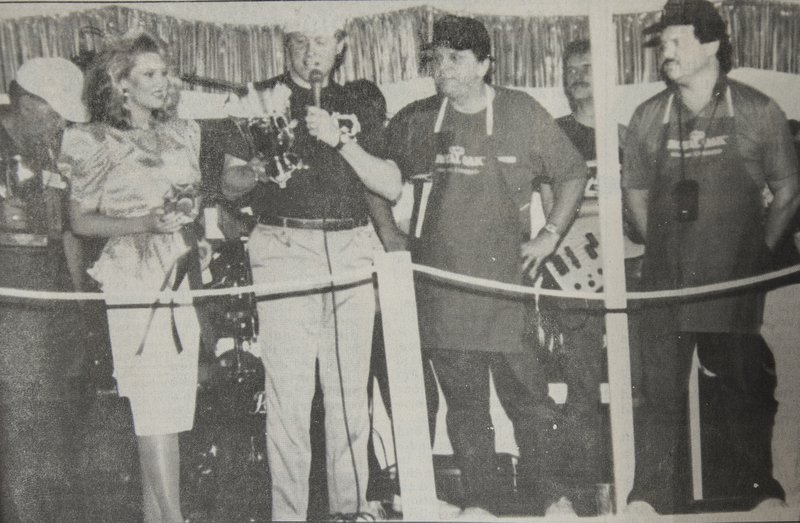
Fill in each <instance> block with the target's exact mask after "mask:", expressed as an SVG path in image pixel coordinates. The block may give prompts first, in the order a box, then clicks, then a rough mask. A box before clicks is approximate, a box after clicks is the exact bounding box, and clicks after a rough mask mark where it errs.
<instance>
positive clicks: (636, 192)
mask: <svg viewBox="0 0 800 523" xmlns="http://www.w3.org/2000/svg"><path fill="white" fill-rule="evenodd" d="M649 194H650V193H649V191H647V190H643V189H625V190H624V191H623V195H624V198H625V212H626V215H627V217H628V219H629V222H630V223H631V225H633V227H634V229H635V230H636V232H637V233H638V234H639V237H640V238H645V239H646V238H647V206H648V201H649Z"/></svg>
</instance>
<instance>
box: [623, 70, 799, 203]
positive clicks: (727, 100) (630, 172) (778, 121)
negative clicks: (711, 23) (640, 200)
mask: <svg viewBox="0 0 800 523" xmlns="http://www.w3.org/2000/svg"><path fill="white" fill-rule="evenodd" d="M718 90H719V93H720V97H721V100H720V102H719V105H718V107H717V108H716V111H717V116H723V115H732V116H733V117H734V122H735V125H736V131H735V132H736V143H737V146H738V152H739V155H740V156H741V158H742V159H743V161H744V166H745V169H746V170H747V173H748V174H749V175H750V176H751V177H752V178H753V180H754V181H755V183H756V184H757V185H758V186H759V187H764V186H765V185H766V184H767V183H769V182H773V181H778V180H781V179H783V178H786V177H789V176H796V175H797V173H798V163H797V155H796V154H795V150H794V145H793V143H792V136H791V134H790V132H789V126H788V125H787V123H786V116H785V115H784V113H783V111H782V110H781V109H780V107H778V105H777V104H776V103H775V102H774V101H773V100H772V99H771V98H769V97H768V96H766V95H765V94H763V93H761V92H760V91H758V90H756V89H754V88H752V87H750V86H748V85H745V84H742V83H739V82H736V81H734V80H732V79H729V78H724V77H723V78H721V79H720V84H719V87H718ZM677 103H679V101H678V97H677V96H674V94H673V92H672V91H670V90H664V91H662V92H660V93H658V94H657V95H655V96H654V97H652V98H650V99H649V100H647V101H646V102H644V103H643V104H642V105H640V106H639V107H638V108H637V109H636V111H635V112H634V114H633V116H632V117H631V122H630V125H629V127H628V132H627V134H626V141H625V148H624V164H623V168H622V185H623V187H625V188H628V189H642V190H647V189H649V188H650V187H651V186H652V184H653V181H654V178H655V176H656V170H657V165H656V162H657V158H658V157H659V153H660V152H661V148H662V147H665V146H666V147H669V146H670V144H669V143H668V142H666V141H665V140H664V131H665V129H666V128H667V126H672V125H678V123H677V107H676V104H677ZM714 105H715V104H714V103H709V104H708V105H707V106H706V107H705V108H704V109H703V110H702V111H701V112H700V114H699V115H698V116H704V117H710V116H711V112H712V111H713V110H714ZM687 113H688V111H684V114H687ZM686 120H687V121H686V122H684V125H685V126H687V129H688V125H689V120H690V118H686ZM687 132H688V131H687ZM688 145H691V144H688ZM711 145H713V144H711ZM709 147H710V146H709V145H706V148H709ZM685 149H686V148H685Z"/></svg>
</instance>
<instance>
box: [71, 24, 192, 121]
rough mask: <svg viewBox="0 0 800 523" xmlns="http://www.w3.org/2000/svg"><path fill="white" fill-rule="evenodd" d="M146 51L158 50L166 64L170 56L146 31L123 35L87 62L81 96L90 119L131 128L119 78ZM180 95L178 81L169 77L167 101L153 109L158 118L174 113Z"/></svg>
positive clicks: (126, 75)
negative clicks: (159, 107) (160, 106)
mask: <svg viewBox="0 0 800 523" xmlns="http://www.w3.org/2000/svg"><path fill="white" fill-rule="evenodd" d="M146 53H157V54H158V55H160V56H161V57H162V58H163V59H164V62H165V63H167V64H169V55H168V53H167V48H166V45H165V43H164V42H163V41H161V40H160V39H158V38H156V37H155V36H152V35H150V34H149V33H145V32H138V33H135V34H132V35H126V36H123V37H121V38H119V39H118V40H116V41H115V42H112V43H111V44H109V45H108V46H106V48H105V49H103V51H102V52H101V53H100V54H99V55H98V56H97V57H96V58H95V59H94V60H92V62H91V63H90V64H89V67H88V70H87V72H86V82H85V84H84V89H83V99H84V102H85V103H86V107H87V108H88V109H89V116H90V118H91V121H92V122H102V123H107V124H109V125H111V126H112V127H116V128H118V129H130V128H132V125H131V122H130V111H129V110H128V109H127V108H126V107H125V102H126V95H125V92H124V91H123V89H122V87H120V81H121V80H123V79H125V78H127V77H128V75H130V72H131V70H132V69H133V67H134V65H136V58H137V57H138V56H139V55H142V54H146ZM179 98H180V88H179V81H178V80H177V78H175V77H174V76H172V75H171V76H170V81H169V88H168V94H167V103H166V104H165V105H164V107H163V108H161V109H157V110H154V111H153V117H154V118H156V119H157V120H161V121H164V120H169V119H171V118H175V117H176V116H177V106H178V99H179Z"/></svg>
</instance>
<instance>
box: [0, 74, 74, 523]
mask: <svg viewBox="0 0 800 523" xmlns="http://www.w3.org/2000/svg"><path fill="white" fill-rule="evenodd" d="M82 89H83V74H82V73H81V71H80V69H78V67H77V66H75V65H74V64H73V63H72V62H70V61H68V60H65V59H63V58H33V59H30V60H28V61H27V62H25V63H23V64H22V66H21V67H20V68H19V70H18V71H17V75H16V79H15V80H13V81H12V82H11V84H10V85H9V89H8V95H9V98H10V101H11V103H10V105H8V106H4V107H0V175H1V176H0V267H2V271H0V287H12V288H25V289H35V290H42V291H65V290H71V289H72V284H71V281H70V279H69V275H70V272H69V270H68V268H67V262H66V257H65V251H64V238H65V234H66V233H65V225H66V224H67V220H66V216H65V210H66V197H67V193H68V191H67V180H64V179H63V178H62V177H61V176H60V175H59V174H58V170H57V168H56V165H55V163H54V159H55V158H56V157H57V156H58V149H59V145H60V139H61V132H62V131H63V129H64V127H65V125H66V123H67V122H68V121H72V122H85V121H86V120H87V115H86V111H85V109H84V107H83V104H82V102H81V92H82ZM75 325H76V309H75V308H74V306H73V305H72V304H70V303H69V302H47V301H32V302H27V303H19V302H11V301H7V300H5V299H4V300H3V301H0V332H2V333H3V335H2V341H0V427H2V429H0V437H2V440H0V484H2V494H0V496H2V497H0V507H2V508H1V509H0V510H2V517H0V519H2V520H3V521H6V520H9V521H17V520H19V519H21V520H23V521H56V520H61V519H65V518H66V519H75V518H76V516H75V512H74V509H75V504H76V500H77V499H78V496H76V494H75V490H76V488H77V485H76V482H75V481H74V478H73V477H72V473H71V470H73V469H74V464H73V463H71V459H73V458H74V457H75V454H76V452H75V448H74V447H72V444H71V441H70V440H71V437H70V436H71V435H72V434H74V429H75V427H74V425H73V423H74V418H75V416H74V411H73V407H74V405H73V403H72V402H71V401H70V395H69V391H70V388H69V387H68V386H67V385H68V383H67V381H68V380H67V373H68V371H67V368H68V367H69V366H70V363H71V362H72V360H73V359H74V358H75V351H76V350H77V349H78V347H77V344H76V343H75V342H74V340H73V336H72V333H73V331H74V330H75ZM77 519H80V518H77Z"/></svg>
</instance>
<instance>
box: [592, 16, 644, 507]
mask: <svg viewBox="0 0 800 523" xmlns="http://www.w3.org/2000/svg"><path fill="white" fill-rule="evenodd" d="M589 13H590V16H589V34H590V38H591V41H592V62H593V64H592V83H593V86H594V87H593V90H594V107H595V118H596V120H595V130H596V135H595V139H596V146H597V172H598V176H597V178H598V182H599V188H600V191H599V192H600V198H599V203H600V239H601V242H602V244H603V275H604V278H605V287H604V288H605V304H606V307H608V308H609V309H612V310H613V311H622V310H624V309H625V307H626V306H627V301H626V298H625V264H624V255H623V253H624V244H623V235H622V192H621V190H620V173H619V158H618V155H617V150H618V149H619V139H618V136H617V123H616V122H615V121H614V117H613V110H612V109H613V106H614V105H613V90H614V87H615V84H616V75H617V62H616V58H617V51H616V37H615V35H616V31H615V29H614V23H613V20H612V16H611V2H597V1H595V2H590V11H589ZM606 337H607V341H608V344H607V345H608V351H607V352H608V385H609V408H610V411H611V445H612V449H613V454H614V492H615V497H616V507H617V511H618V512H619V511H620V510H621V509H622V508H623V507H625V505H626V501H627V496H628V492H630V490H631V487H632V486H633V471H634V445H633V402H632V399H631V366H630V346H629V341H628V315H627V314H626V313H624V312H609V313H607V314H606Z"/></svg>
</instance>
